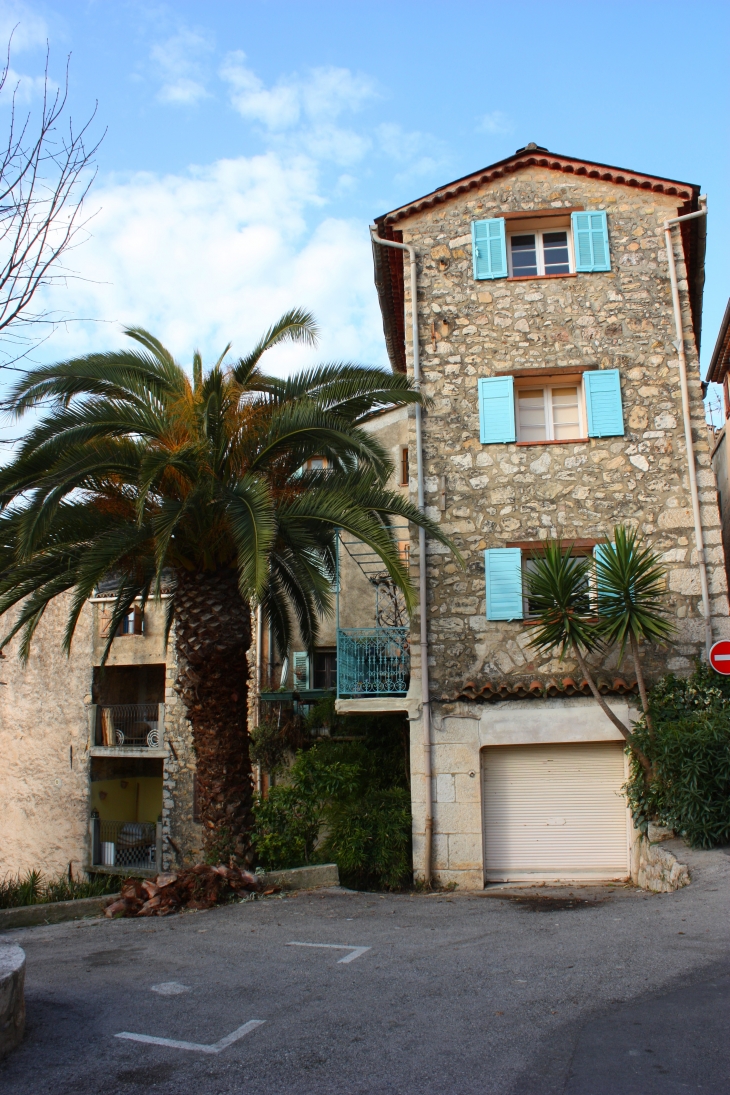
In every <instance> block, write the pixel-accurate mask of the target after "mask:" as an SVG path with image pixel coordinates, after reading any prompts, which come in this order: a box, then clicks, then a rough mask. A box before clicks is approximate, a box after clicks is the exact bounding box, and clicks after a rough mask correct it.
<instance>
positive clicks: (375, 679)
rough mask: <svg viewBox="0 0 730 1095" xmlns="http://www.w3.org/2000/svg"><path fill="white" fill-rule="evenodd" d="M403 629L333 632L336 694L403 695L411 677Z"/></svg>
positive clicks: (343, 695) (408, 654) (380, 628)
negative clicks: (335, 633) (334, 636)
mask: <svg viewBox="0 0 730 1095" xmlns="http://www.w3.org/2000/svg"><path fill="white" fill-rule="evenodd" d="M408 636H409V628H407V627H353V628H339V629H338V631H337V695H338V696H341V697H343V698H344V697H353V696H404V695H405V694H406V692H407V691H408V685H409V682H410V677H411V652H410V644H409V637H408Z"/></svg>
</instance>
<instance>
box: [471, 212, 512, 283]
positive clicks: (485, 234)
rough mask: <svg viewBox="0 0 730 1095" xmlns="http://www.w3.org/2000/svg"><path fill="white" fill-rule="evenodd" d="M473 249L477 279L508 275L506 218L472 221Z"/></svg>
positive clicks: (484, 279) (483, 279) (485, 279)
mask: <svg viewBox="0 0 730 1095" xmlns="http://www.w3.org/2000/svg"><path fill="white" fill-rule="evenodd" d="M471 250H472V259H473V262H474V277H475V278H476V280H477V281H487V280H489V279H490V278H506V277H507V239H506V236H505V231H504V218H503V217H494V218H492V219H491V220H487V221H472V222H471Z"/></svg>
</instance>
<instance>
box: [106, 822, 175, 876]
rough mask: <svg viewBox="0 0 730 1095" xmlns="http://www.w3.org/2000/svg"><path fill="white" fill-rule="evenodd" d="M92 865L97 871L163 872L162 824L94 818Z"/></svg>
mask: <svg viewBox="0 0 730 1095" xmlns="http://www.w3.org/2000/svg"><path fill="white" fill-rule="evenodd" d="M91 863H92V866H95V867H119V868H120V870H122V871H124V870H127V869H128V868H136V869H137V870H147V871H149V870H158V871H160V870H162V823H161V822H159V821H158V822H157V823H155V822H154V821H102V820H101V819H100V818H98V817H92V818H91Z"/></svg>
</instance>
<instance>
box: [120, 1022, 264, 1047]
mask: <svg viewBox="0 0 730 1095" xmlns="http://www.w3.org/2000/svg"><path fill="white" fill-rule="evenodd" d="M265 1022H266V1020H265V1019H249V1021H248V1022H247V1023H244V1024H243V1026H242V1027H238V1029H237V1030H234V1031H232V1032H231V1033H230V1034H226V1036H225V1038H221V1039H220V1040H219V1041H218V1042H213V1043H212V1044H211V1045H203V1044H202V1043H200V1042H181V1041H178V1039H176V1038H154V1037H153V1036H152V1035H151V1034H131V1033H130V1032H129V1031H128V1030H123V1031H122V1032H121V1033H120V1034H115V1035H114V1037H115V1038H126V1039H127V1041H129V1042H144V1043H145V1044H147V1045H151V1046H168V1047H169V1048H170V1049H192V1050H193V1051H194V1052H195V1053H222V1052H223V1050H224V1049H228V1047H229V1046H232V1045H233V1043H234V1042H237V1041H238V1040H239V1039H240V1038H243V1037H245V1035H247V1034H250V1033H251V1031H252V1030H255V1029H256V1027H260V1026H263V1024H264V1023H265Z"/></svg>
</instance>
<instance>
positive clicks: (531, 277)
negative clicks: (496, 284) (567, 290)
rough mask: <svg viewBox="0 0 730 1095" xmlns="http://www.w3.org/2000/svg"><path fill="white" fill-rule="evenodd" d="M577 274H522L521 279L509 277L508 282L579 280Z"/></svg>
mask: <svg viewBox="0 0 730 1095" xmlns="http://www.w3.org/2000/svg"><path fill="white" fill-rule="evenodd" d="M577 277H578V275H577V273H573V274H521V275H520V276H519V277H512V276H510V277H508V278H507V281H551V280H553V279H554V278H577Z"/></svg>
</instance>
